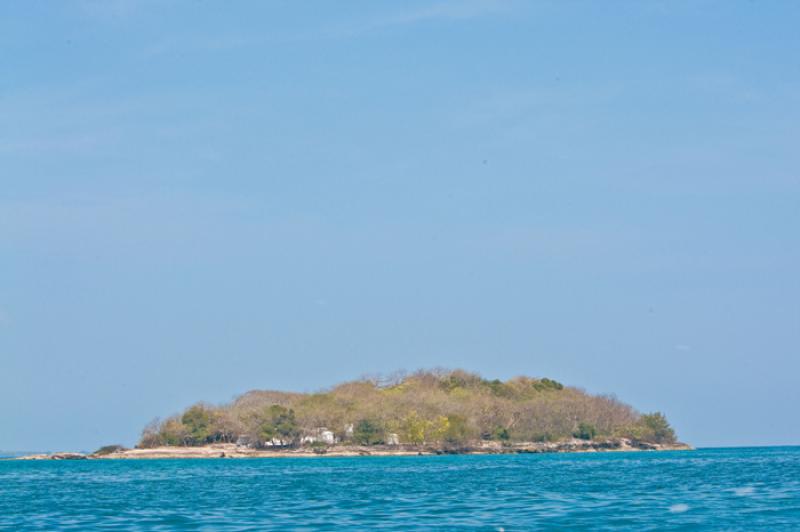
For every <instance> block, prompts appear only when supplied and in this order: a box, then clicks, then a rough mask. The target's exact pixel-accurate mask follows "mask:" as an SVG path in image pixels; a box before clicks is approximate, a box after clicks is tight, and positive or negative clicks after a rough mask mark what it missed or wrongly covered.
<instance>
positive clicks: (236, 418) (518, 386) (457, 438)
mask: <svg viewBox="0 0 800 532" xmlns="http://www.w3.org/2000/svg"><path fill="white" fill-rule="evenodd" d="M575 420H580V424H578V425H577V427H576V423H575ZM323 427H324V428H325V429H327V430H330V431H332V432H333V433H334V435H335V436H336V437H337V438H338V439H340V440H341V441H352V442H354V443H359V444H364V445H377V444H381V443H385V442H387V441H389V440H388V438H389V434H390V433H396V434H397V435H398V439H399V441H400V442H401V443H403V444H411V445H424V444H428V445H442V446H444V445H461V444H463V443H468V442H470V441H471V440H472V439H477V438H483V439H487V440H494V441H499V442H503V443H512V442H531V441H558V440H564V439H568V438H571V437H578V438H584V439H587V440H589V439H597V438H599V437H600V436H601V435H602V436H606V435H614V436H619V437H623V436H624V437H629V438H632V439H638V440H640V441H648V442H649V441H652V442H657V443H668V442H670V441H674V439H675V434H674V431H673V430H672V428H671V427H669V424H668V423H667V421H666V419H665V418H664V417H663V415H661V414H649V415H645V416H640V415H639V414H638V413H636V412H635V411H634V410H633V409H632V408H631V407H629V406H628V405H625V404H623V403H621V402H619V401H617V400H616V399H614V398H613V397H608V396H596V395H589V394H587V393H585V392H583V391H581V390H579V389H576V388H569V387H565V386H564V385H563V384H561V383H560V382H557V381H555V380H552V379H548V378H541V379H535V378H531V377H524V376H521V377H515V378H513V379H509V380H506V381H501V380H499V379H493V380H489V379H483V378H481V377H480V376H478V375H475V374H473V373H469V372H466V371H458V370H456V371H443V370H436V371H418V372H415V373H413V374H409V375H405V376H403V377H402V378H397V379H393V380H391V381H390V382H389V383H388V384H386V385H381V384H380V381H379V380H378V379H361V380H357V381H353V382H347V383H343V384H340V385H338V386H335V387H334V388H331V389H328V390H326V391H320V392H317V393H313V394H299V393H285V392H274V391H253V392H249V393H247V394H245V395H243V396H241V397H240V398H238V399H237V400H236V401H235V402H234V403H232V404H230V405H225V406H221V407H212V406H207V405H194V406H191V407H190V408H188V409H187V410H186V411H184V412H183V413H182V414H180V415H177V416H172V417H170V418H167V419H165V420H163V421H155V422H153V423H151V424H150V425H148V427H146V428H145V430H144V431H143V433H142V438H141V440H140V442H139V444H138V445H139V446H141V447H156V446H161V445H172V446H175V445H203V444H207V443H214V442H236V441H241V442H242V443H244V444H247V445H254V446H263V445H265V444H267V442H276V443H277V442H278V441H280V442H281V444H283V445H294V444H297V443H298V442H299V441H300V437H301V436H306V435H309V436H312V435H313V436H318V435H319V434H320V431H321V429H322V428H323ZM391 441H392V442H394V441H395V438H394V437H391ZM319 448H320V449H322V448H323V447H319Z"/></svg>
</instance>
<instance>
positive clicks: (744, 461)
mask: <svg viewBox="0 0 800 532" xmlns="http://www.w3.org/2000/svg"><path fill="white" fill-rule="evenodd" d="M0 529H3V530H6V529H7V530H98V529H99V530H335V529H351V530H372V529H386V530H415V529H419V530H461V529H463V530H473V529H474V530H495V531H500V530H508V531H510V530H567V529H570V530H571V529H579V530H580V529H586V530H624V529H630V530H754V529H759V530H800V447H768V448H731V449H699V450H696V451H669V452H609V453H583V454H545V455H534V454H524V455H483V456H478V455H442V456H404V457H399V456H398V457H370V456H365V457H357V458H342V457H338V458H337V457H324V456H322V457H315V458H272V459H269V458H267V459H225V458H219V459H197V460H129V461H121V460H120V461H112V460H108V461H106V460H96V461H90V460H86V461H0Z"/></svg>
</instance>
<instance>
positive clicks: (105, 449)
mask: <svg viewBox="0 0 800 532" xmlns="http://www.w3.org/2000/svg"><path fill="white" fill-rule="evenodd" d="M127 450H128V449H127V447H123V446H122V445H104V446H102V447H100V448H99V449H97V450H96V451H95V452H94V453H92V454H94V455H95V456H105V455H107V454H112V453H116V452H119V451H127Z"/></svg>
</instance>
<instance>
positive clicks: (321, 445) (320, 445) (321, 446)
mask: <svg viewBox="0 0 800 532" xmlns="http://www.w3.org/2000/svg"><path fill="white" fill-rule="evenodd" d="M311 450H312V451H313V452H314V454H325V453H327V452H328V444H327V443H325V442H324V441H315V442H311Z"/></svg>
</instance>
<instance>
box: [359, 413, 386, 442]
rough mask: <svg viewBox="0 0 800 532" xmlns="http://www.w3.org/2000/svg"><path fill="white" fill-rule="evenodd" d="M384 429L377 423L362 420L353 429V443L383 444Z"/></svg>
mask: <svg viewBox="0 0 800 532" xmlns="http://www.w3.org/2000/svg"><path fill="white" fill-rule="evenodd" d="M383 434H384V430H383V428H382V427H381V426H380V425H379V424H378V423H377V422H375V421H373V420H370V419H362V420H360V421H359V422H358V423H356V425H355V427H354V428H353V441H354V442H356V443H358V444H359V445H377V444H379V443H383Z"/></svg>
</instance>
